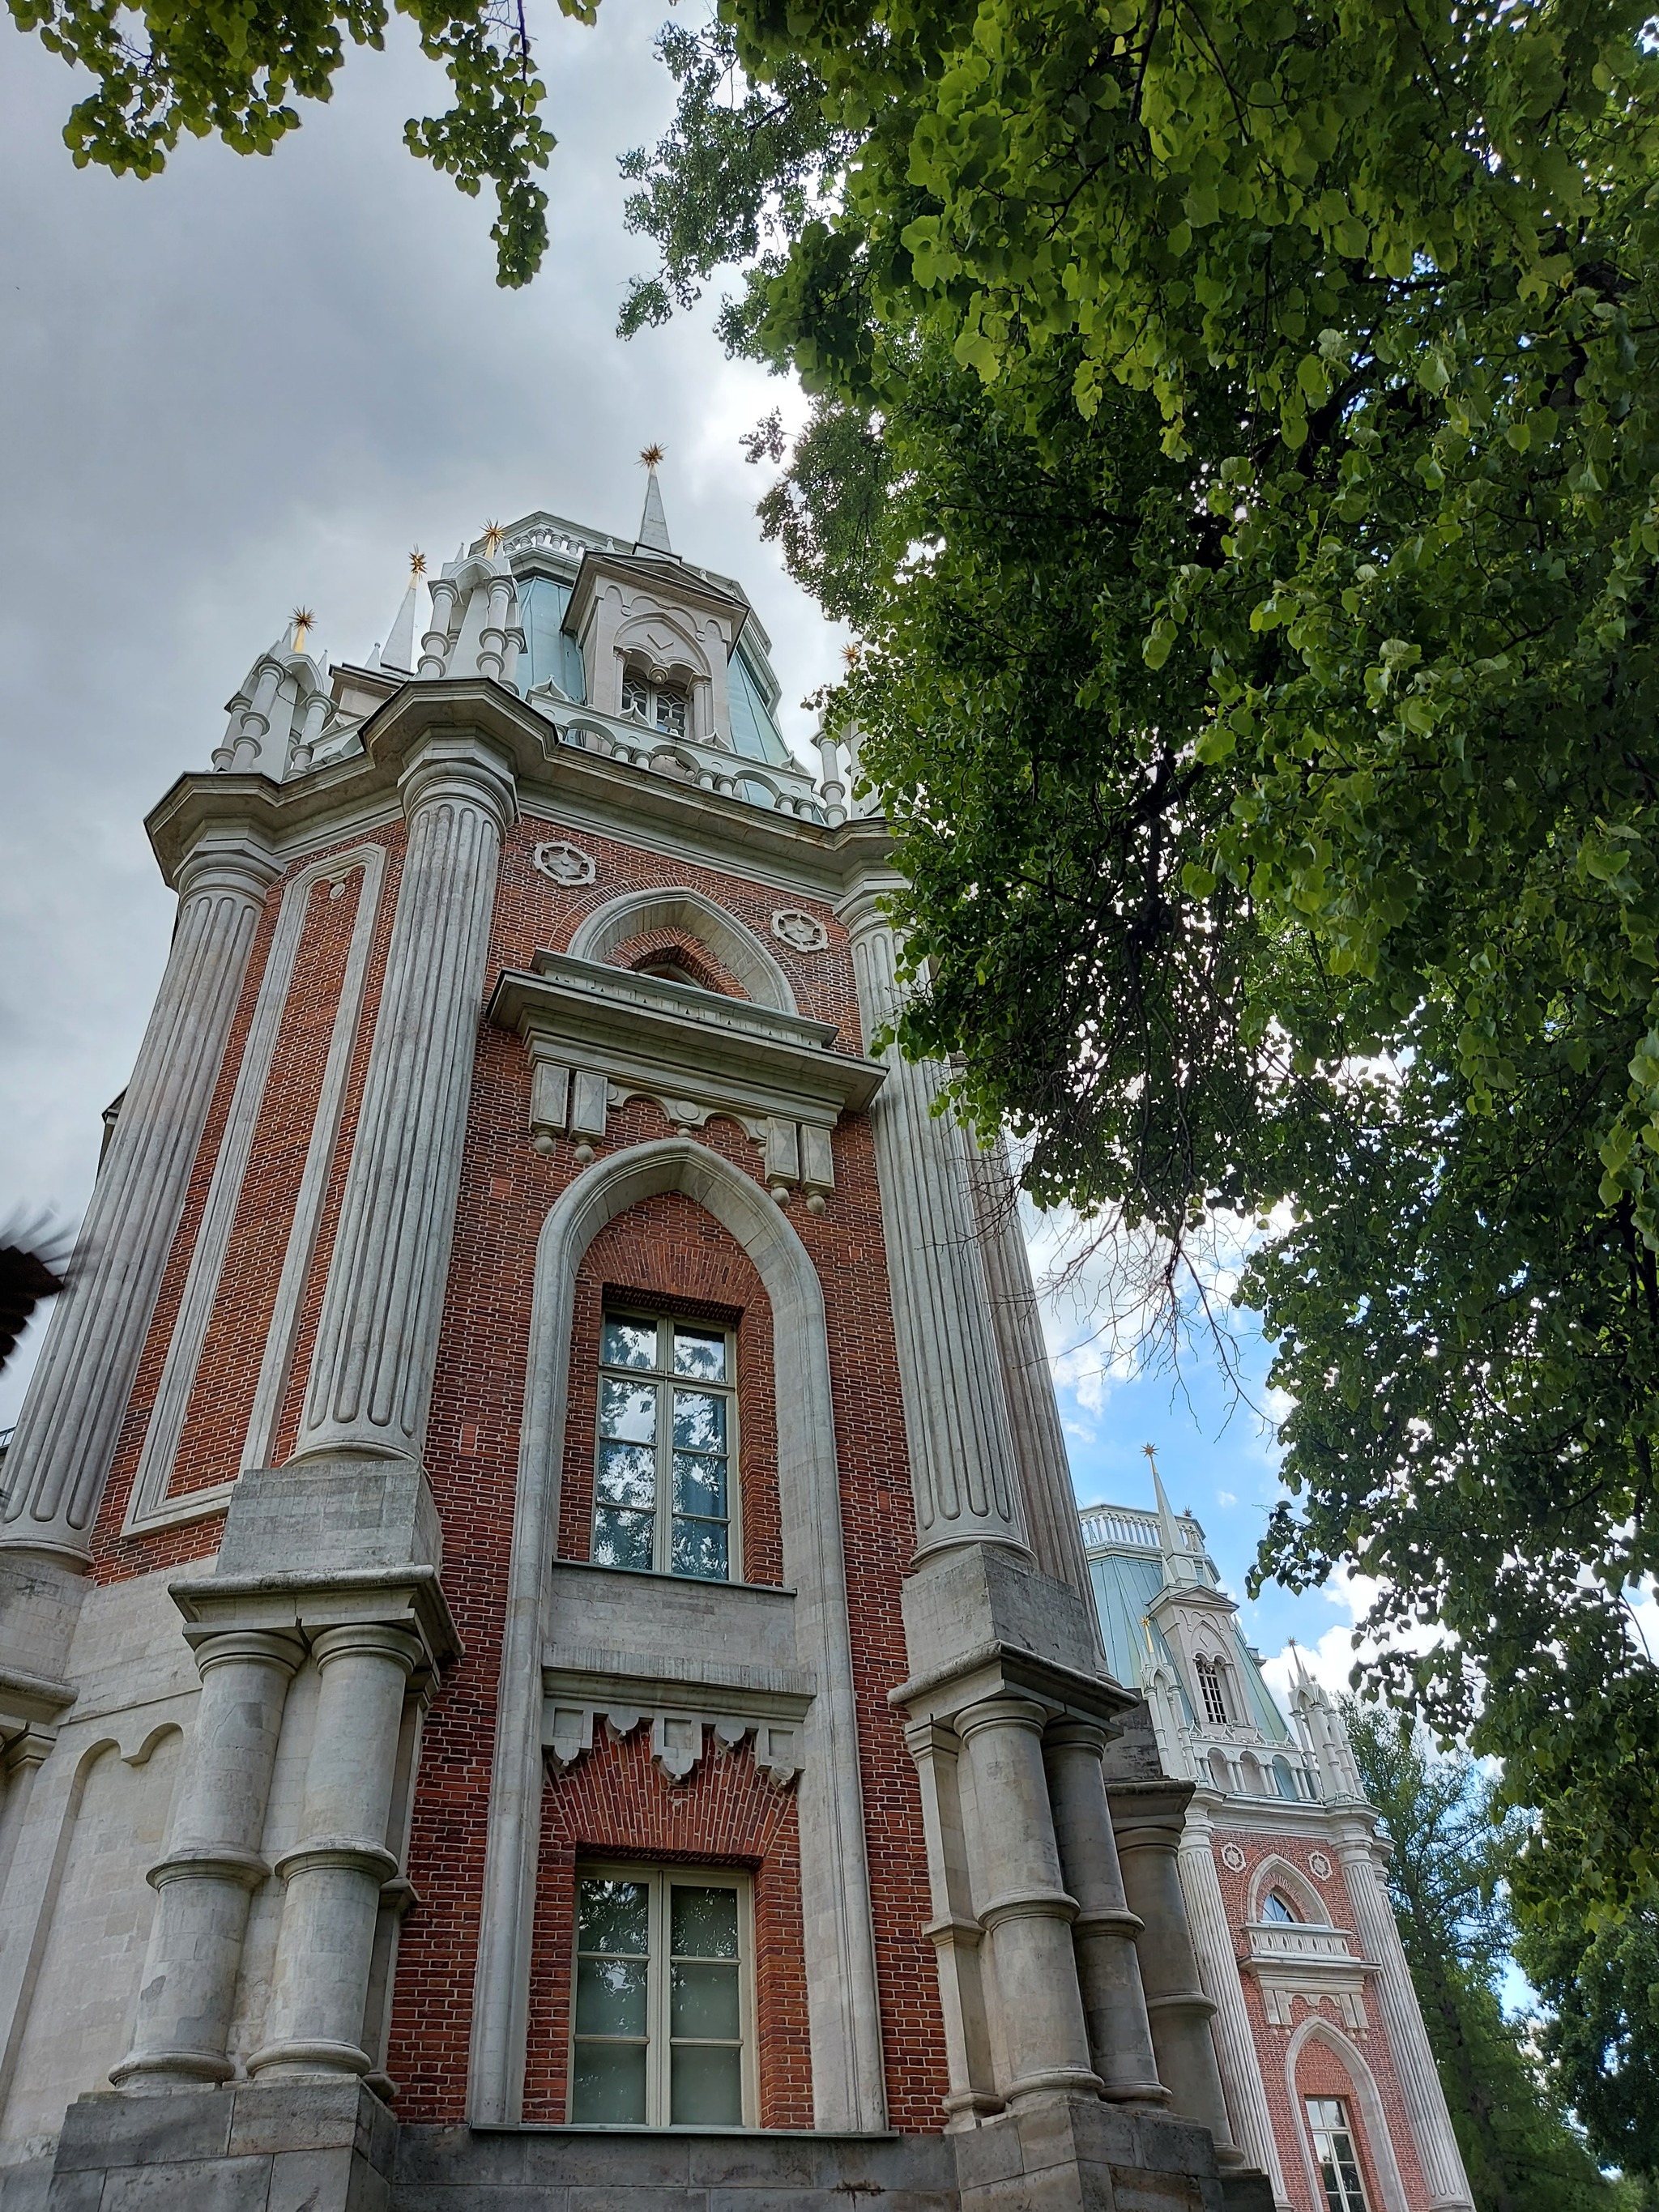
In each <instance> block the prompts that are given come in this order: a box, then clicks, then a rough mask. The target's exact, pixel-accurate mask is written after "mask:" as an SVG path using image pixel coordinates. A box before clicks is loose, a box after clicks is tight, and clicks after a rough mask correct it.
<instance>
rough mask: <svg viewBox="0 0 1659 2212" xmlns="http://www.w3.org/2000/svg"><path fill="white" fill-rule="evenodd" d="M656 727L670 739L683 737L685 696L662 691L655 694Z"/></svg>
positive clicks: (675, 692) (674, 692) (678, 692)
mask: <svg viewBox="0 0 1659 2212" xmlns="http://www.w3.org/2000/svg"><path fill="white" fill-rule="evenodd" d="M657 727H658V728H659V730H666V731H667V732H668V733H669V735H670V736H671V737H675V738H683V737H684V735H685V694H684V691H671V690H661V691H659V692H658V694H657Z"/></svg>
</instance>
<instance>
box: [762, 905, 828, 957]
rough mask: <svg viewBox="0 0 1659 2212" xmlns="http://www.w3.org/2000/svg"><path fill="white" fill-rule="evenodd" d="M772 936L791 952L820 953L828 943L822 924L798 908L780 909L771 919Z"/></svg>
mask: <svg viewBox="0 0 1659 2212" xmlns="http://www.w3.org/2000/svg"><path fill="white" fill-rule="evenodd" d="M772 934H773V936H774V937H775V938H776V939H777V940H778V942H779V944H780V945H787V946H788V947H789V949H790V951H792V952H822V951H823V949H824V947H825V946H826V945H828V944H829V931H828V930H827V929H826V928H825V927H824V926H823V923H822V922H821V921H817V919H816V917H815V916H813V915H810V914H803V913H801V911H800V909H799V908H798V907H788V906H785V907H780V908H778V910H777V912H776V913H775V915H773V917H772Z"/></svg>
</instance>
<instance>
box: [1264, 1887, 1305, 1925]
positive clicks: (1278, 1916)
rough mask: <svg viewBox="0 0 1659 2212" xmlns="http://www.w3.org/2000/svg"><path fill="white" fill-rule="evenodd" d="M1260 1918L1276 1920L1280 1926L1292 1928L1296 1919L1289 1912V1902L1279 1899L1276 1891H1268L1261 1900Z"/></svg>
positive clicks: (1293, 1914) (1292, 1913)
mask: <svg viewBox="0 0 1659 2212" xmlns="http://www.w3.org/2000/svg"><path fill="white" fill-rule="evenodd" d="M1261 1917H1262V1918H1263V1919H1264V1920H1277V1921H1279V1923H1281V1924H1282V1925H1285V1926H1288V1927H1291V1928H1294V1927H1295V1925H1296V1915H1295V1913H1294V1912H1292V1911H1291V1908H1290V1905H1289V1902H1288V1901H1287V1900H1286V1899H1285V1898H1283V1897H1281V1896H1280V1895H1279V1892H1278V1891H1277V1890H1276V1889H1270V1890H1269V1891H1268V1892H1267V1895H1266V1897H1265V1898H1263V1899H1262V1900H1261Z"/></svg>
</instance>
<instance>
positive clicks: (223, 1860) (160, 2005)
mask: <svg viewBox="0 0 1659 2212" xmlns="http://www.w3.org/2000/svg"><path fill="white" fill-rule="evenodd" d="M304 1656H305V1647H304V1645H303V1644H301V1641H300V1639H299V1638H298V1637H297V1636H291V1635H285V1634H282V1633H280V1632H270V1631H266V1630H261V1629H232V1630H228V1631H226V1632H222V1633H220V1634H217V1635H210V1636H209V1637H207V1638H205V1639H204V1641H203V1642H202V1643H201V1644H198V1646H197V1652H196V1663H197V1667H198V1668H200V1669H201V1674H202V1694H201V1697H200V1698H199V1699H198V1700H197V1706H196V1717H195V1724H194V1726H193V1728H192V1729H191V1735H190V1739H189V1742H188V1745H187V1747H186V1750H185V1765H184V1771H183V1773H182V1775H181V1776H180V1777H179V1797H178V1803H177V1807H176V1809H175V1810H174V1813H173V1824H172V1832H171V1834H170V1835H169V1837H168V1839H167V1852H166V1855H165V1856H164V1857H161V1858H160V1859H158V1860H157V1861H156V1863H155V1865H154V1866H153V1867H151V1868H150V1869H149V1875H148V1879H149V1883H150V1886H151V1887H152V1888H153V1889H155V1891H157V1892H158V1896H157V1900H156V1906H155V1920H154V1922H153V1923H152V1924H151V1928H150V1937H149V1951H148V1953H147V1954H146V1957H145V1960H144V1972H143V1979H142V1982H141V1984H140V1987H139V1992H138V2016H137V2025H136V2029H135V2033H134V2035H133V2041H132V2049H131V2051H130V2052H129V2053H128V2055H127V2057H125V2058H124V2059H123V2060H122V2062H121V2063H120V2064H119V2065H118V2066H117V2067H114V2068H112V2070H111V2073H110V2080H111V2081H112V2082H113V2083H114V2085H115V2087H117V2088H118V2089H129V2090H146V2089H171V2088H180V2089H194V2088H200V2087H202V2086H203V2085H204V2083H210V2082H218V2081H228V2080H229V2079H230V2078H231V2075H232V2074H233V2073H234V2070H235V2069H234V2067H233V2066H232V2064H231V2062H230V2059H229V2057H228V2055H227V2045H228V2042H229V2039H230V2026H231V2020H232V2016H233V2013H234V2005H235V1997H236V1978H237V1974H238V1972H239V1971H240V1966H241V1962H242V1941H243V1937H244V1936H245V1935H246V1930H247V1914H248V1905H249V1901H250V1899H251V1897H252V1892H253V1891H254V1890H255V1889H257V1888H258V1886H259V1885H260V1883H261V1882H263V1881H264V1879H265V1877H266V1876H267V1875H269V1873H270V1868H269V1867H268V1866H267V1865H266V1864H265V1863H264V1859H263V1858H262V1857H260V1855H259V1843H260V1838H261V1837H262V1835H263V1833H264V1822H265V1810H266V1805H267V1802H268V1800H269V1798H270V1778H271V1772H272V1770H273V1768H274V1767H275V1765H276V1744H277V1739H278V1737H279V1736H280V1735H281V1733H282V1722H283V1705H284V1703H285V1702H286V1699H287V1697H288V1686H289V1682H290V1681H291V1680H293V1677H294V1674H295V1669H296V1668H297V1667H298V1666H299V1664H300V1662H301V1659H302V1658H303V1657H304Z"/></svg>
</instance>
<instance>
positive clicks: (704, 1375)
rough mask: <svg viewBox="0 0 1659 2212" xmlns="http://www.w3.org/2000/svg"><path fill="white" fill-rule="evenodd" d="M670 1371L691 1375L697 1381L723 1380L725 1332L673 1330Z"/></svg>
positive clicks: (703, 1329)
mask: <svg viewBox="0 0 1659 2212" xmlns="http://www.w3.org/2000/svg"><path fill="white" fill-rule="evenodd" d="M674 1372H675V1373H676V1374H677V1375H695V1376H696V1378H697V1380H698V1382H700V1383H724V1382H725V1380H726V1332H725V1331H724V1330H723V1329H705V1328H686V1327H685V1326H684V1324H683V1323H680V1322H677V1323H676V1324H675V1328H674Z"/></svg>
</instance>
